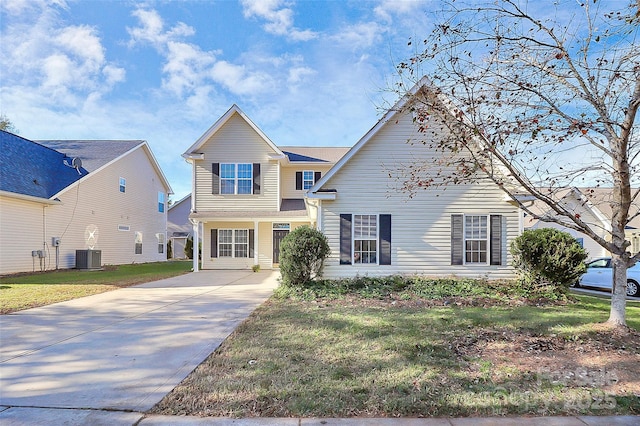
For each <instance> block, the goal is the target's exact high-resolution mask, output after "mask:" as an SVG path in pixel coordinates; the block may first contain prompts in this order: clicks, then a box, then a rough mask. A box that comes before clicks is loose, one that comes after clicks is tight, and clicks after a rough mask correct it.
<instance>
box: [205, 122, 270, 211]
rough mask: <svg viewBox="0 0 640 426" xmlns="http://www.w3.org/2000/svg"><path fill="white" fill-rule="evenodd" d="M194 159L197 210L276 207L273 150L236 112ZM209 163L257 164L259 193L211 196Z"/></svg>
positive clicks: (268, 208)
mask: <svg viewBox="0 0 640 426" xmlns="http://www.w3.org/2000/svg"><path fill="white" fill-rule="evenodd" d="M200 152H202V153H203V154H204V160H195V161H194V163H195V169H196V179H195V189H194V194H195V196H196V205H195V208H196V210H247V209H252V210H277V209H278V207H279V206H278V201H279V200H278V168H279V164H278V162H277V161H276V160H272V159H271V158H270V157H269V154H273V153H274V151H273V150H272V148H271V147H269V145H268V144H267V142H265V141H264V140H263V139H262V138H261V137H260V135H259V134H258V133H256V132H255V130H253V129H252V128H251V126H250V125H249V124H247V123H246V122H245V121H244V120H243V119H242V118H241V117H240V116H239V115H238V114H234V115H233V116H232V117H231V118H229V120H228V121H227V122H226V123H225V124H224V125H223V126H222V127H221V128H220V129H219V130H218V131H217V132H216V133H215V134H214V135H213V136H212V137H211V139H209V140H208V141H207V142H206V143H205V144H204V145H203V147H202V149H201V150H200ZM212 163H260V180H261V182H260V194H256V195H214V194H213V193H212V192H213V188H212V181H213V176H212V168H211V167H212Z"/></svg>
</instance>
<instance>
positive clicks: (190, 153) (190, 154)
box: [182, 104, 284, 159]
mask: <svg viewBox="0 0 640 426" xmlns="http://www.w3.org/2000/svg"><path fill="white" fill-rule="evenodd" d="M233 114H238V115H239V116H240V117H242V119H243V120H244V121H245V122H246V123H247V124H248V125H249V126H251V128H252V129H253V130H255V132H256V133H257V134H258V135H260V137H261V138H262V139H263V140H264V141H265V142H266V143H267V145H269V147H270V148H271V149H273V150H274V151H275V153H276V154H277V155H278V156H282V157H284V154H283V153H282V151H281V150H280V148H278V147H277V146H276V145H275V144H274V143H273V142H272V141H271V139H269V137H268V136H267V135H266V134H265V133H264V132H263V131H262V130H260V128H259V127H258V126H256V124H255V123H254V122H253V121H251V119H250V118H249V117H248V116H247V115H246V114H245V113H244V112H243V111H242V110H241V109H240V107H238V105H236V104H233V105H232V106H231V108H229V110H228V111H227V112H225V113H224V115H223V116H222V117H220V118H219V119H218V121H216V122H215V123H213V125H212V126H211V127H209V129H208V130H207V131H206V132H204V134H203V135H202V136H200V137H199V138H198V140H197V141H196V142H195V143H194V144H193V145H191V146H190V147H189V149H187V150H186V151H185V153H184V154H182V157H184V158H185V159H190V158H194V155H198V154H199V152H198V150H199V149H200V148H202V146H203V145H204V144H205V143H206V142H207V141H208V140H209V139H210V138H211V136H213V135H214V134H215V133H216V132H217V131H218V130H220V128H221V127H222V126H224V124H225V123H226V122H227V121H228V120H229V119H230V118H231V117H232V116H233ZM196 159H197V157H196Z"/></svg>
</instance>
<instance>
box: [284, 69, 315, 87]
mask: <svg viewBox="0 0 640 426" xmlns="http://www.w3.org/2000/svg"><path fill="white" fill-rule="evenodd" d="M315 73H316V72H315V71H314V70H313V69H311V68H309V67H294V68H291V69H290V70H289V78H287V81H288V82H289V83H290V84H297V83H300V82H302V81H303V80H304V78H305V77H306V76H310V75H314V74H315Z"/></svg>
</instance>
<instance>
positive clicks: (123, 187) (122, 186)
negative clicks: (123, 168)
mask: <svg viewBox="0 0 640 426" xmlns="http://www.w3.org/2000/svg"><path fill="white" fill-rule="evenodd" d="M126 189H127V180H126V179H125V178H123V177H121V178H120V192H125V190H126Z"/></svg>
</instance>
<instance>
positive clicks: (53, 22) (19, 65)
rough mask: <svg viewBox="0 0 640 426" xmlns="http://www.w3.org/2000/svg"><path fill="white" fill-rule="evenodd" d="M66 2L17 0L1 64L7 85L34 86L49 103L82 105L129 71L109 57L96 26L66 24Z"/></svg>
mask: <svg viewBox="0 0 640 426" xmlns="http://www.w3.org/2000/svg"><path fill="white" fill-rule="evenodd" d="M66 7H67V6H66V3H64V2H61V1H60V2H46V1H33V2H26V3H23V2H16V3H15V4H13V2H12V6H11V8H10V9H8V8H7V7H6V5H5V4H4V2H3V10H8V11H9V12H10V13H11V14H12V19H10V20H7V22H6V23H5V26H4V27H3V29H2V45H1V47H0V67H2V69H3V71H4V73H3V74H4V75H3V79H4V80H5V81H4V84H5V85H12V86H14V87H21V86H23V85H26V86H30V87H31V88H30V90H37V91H39V92H40V94H41V95H42V99H43V102H44V103H45V104H47V105H48V104H51V105H56V104H61V105H65V106H71V105H76V104H78V102H81V99H82V98H83V97H89V96H94V97H100V96H102V95H103V94H105V93H107V92H109V91H110V90H111V89H112V88H113V86H114V84H117V83H118V82H121V81H124V78H125V70H124V69H122V68H119V67H118V66H116V65H115V64H113V63H110V62H109V61H108V60H107V59H106V57H105V49H104V47H103V45H102V40H101V38H100V37H99V35H98V32H97V30H96V29H95V28H94V27H91V26H88V25H64V24H63V23H61V22H60V19H59V16H58V12H59V11H60V9H61V8H63V9H64V8H66Z"/></svg>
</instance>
